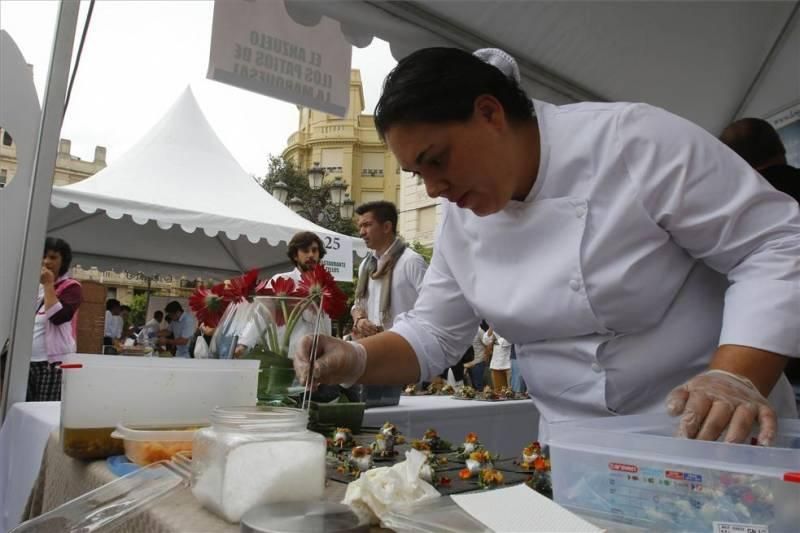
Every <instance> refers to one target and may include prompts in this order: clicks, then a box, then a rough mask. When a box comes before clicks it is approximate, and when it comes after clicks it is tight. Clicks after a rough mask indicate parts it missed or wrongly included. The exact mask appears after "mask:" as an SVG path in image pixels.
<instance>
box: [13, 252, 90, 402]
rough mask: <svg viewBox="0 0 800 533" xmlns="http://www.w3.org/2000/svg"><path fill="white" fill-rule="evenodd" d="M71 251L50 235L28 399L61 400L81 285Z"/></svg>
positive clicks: (73, 342) (74, 342) (41, 280)
mask: <svg viewBox="0 0 800 533" xmlns="http://www.w3.org/2000/svg"><path fill="white" fill-rule="evenodd" d="M71 262H72V250H71V249H70V246H69V244H67V243H66V241H64V240H62V239H55V238H53V237H48V238H47V240H46V241H45V244H44V255H43V259H42V270H41V273H40V275H39V294H38V296H37V300H38V302H37V305H36V316H35V318H34V322H33V345H32V350H31V366H30V371H29V373H28V392H27V396H26V401H29V402H45V401H59V400H60V399H61V360H62V358H63V357H64V356H65V355H67V354H70V353H75V350H76V346H77V339H76V335H75V332H76V329H77V327H76V326H77V319H78V308H79V307H80V305H81V284H80V283H78V281H77V280H74V279H72V278H71V277H70V276H69V266H70V263H71Z"/></svg>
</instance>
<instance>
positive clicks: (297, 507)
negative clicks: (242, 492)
mask: <svg viewBox="0 0 800 533" xmlns="http://www.w3.org/2000/svg"><path fill="white" fill-rule="evenodd" d="M241 531H242V533H279V532H280V533H301V532H302V533H306V532H308V533H367V532H369V524H366V523H364V522H362V521H361V520H360V519H359V518H358V516H356V514H355V513H354V512H353V511H352V510H351V509H350V507H348V506H347V505H344V504H341V503H336V502H329V501H317V502H294V503H274V504H268V505H262V506H259V507H256V508H254V509H250V510H249V511H248V512H247V513H245V515H244V516H243V517H242V528H241Z"/></svg>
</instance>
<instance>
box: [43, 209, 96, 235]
mask: <svg viewBox="0 0 800 533" xmlns="http://www.w3.org/2000/svg"><path fill="white" fill-rule="evenodd" d="M99 214H101V213H100V210H97V211H95V212H94V213H90V214H88V215H86V216H82V217H79V218H76V219H75V220H71V221H70V222H66V223H64V224H61V225H60V226H55V227H52V228H47V233H50V232H53V231H60V230H62V229H64V228H68V227H70V226H74V225H75V224H80V223H81V222H83V221H85V220H89V219H90V218H94V217H96V216H97V215H99Z"/></svg>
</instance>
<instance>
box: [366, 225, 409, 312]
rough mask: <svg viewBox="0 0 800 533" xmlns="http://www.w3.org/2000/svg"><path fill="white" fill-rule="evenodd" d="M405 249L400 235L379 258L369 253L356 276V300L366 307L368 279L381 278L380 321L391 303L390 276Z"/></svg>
mask: <svg viewBox="0 0 800 533" xmlns="http://www.w3.org/2000/svg"><path fill="white" fill-rule="evenodd" d="M405 250H406V243H405V241H404V240H403V239H402V237H397V238H396V239H395V240H394V242H393V243H392V244H391V246H389V248H387V249H386V251H385V252H383V255H381V256H380V258H378V257H376V256H375V255H374V254H370V255H369V256H368V257H367V258H366V259H364V263H365V264H364V270H363V271H362V272H361V275H360V276H358V284H357V285H356V300H357V301H358V302H360V303H361V305H362V306H363V308H364V309H366V302H365V300H366V298H367V296H368V293H369V280H370V279H372V280H376V281H377V280H381V283H383V290H382V291H381V301H380V310H381V322H383V323H386V321H387V320H388V319H389V309H390V307H391V305H392V276H393V273H394V266H395V265H396V264H397V261H398V260H399V259H400V256H401V255H403V252H405Z"/></svg>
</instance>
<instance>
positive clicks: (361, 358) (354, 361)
mask: <svg viewBox="0 0 800 533" xmlns="http://www.w3.org/2000/svg"><path fill="white" fill-rule="evenodd" d="M313 341H314V337H313V336H312V335H306V336H305V337H303V338H302V339H300V343H299V344H298V347H297V351H296V352H295V354H294V371H295V373H296V374H297V379H298V380H299V382H300V384H301V385H305V384H306V383H308V373H309V371H311V372H312V374H313V380H312V382H311V387H312V389H316V387H317V385H319V384H320V383H339V384H341V385H342V386H344V387H349V386H351V385H353V384H354V383H355V382H357V381H358V379H359V378H360V377H361V376H362V375H363V374H364V371H365V370H366V369H367V349H366V348H364V346H362V345H361V344H359V343H357V342H348V341H345V340H342V339H337V338H336V337H329V336H327V335H320V336H319V340H318V343H317V357H316V360H315V361H314V365H313V370H311V362H310V361H311V347H312V344H313Z"/></svg>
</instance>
